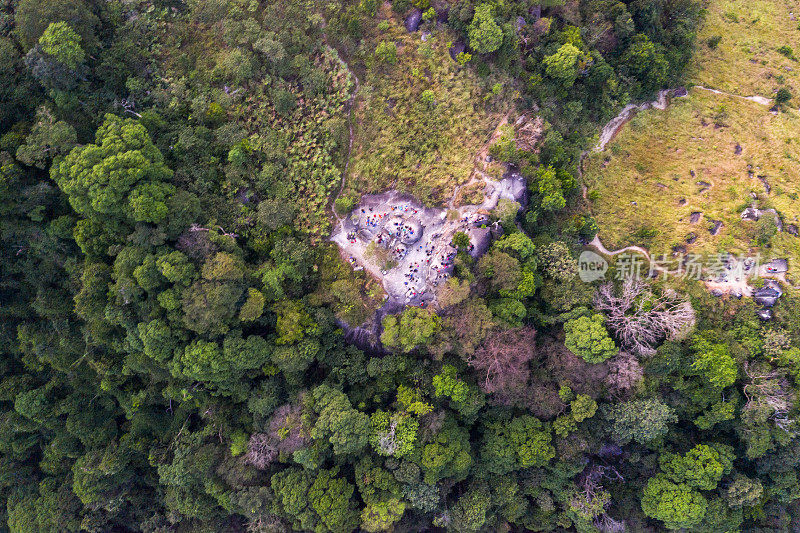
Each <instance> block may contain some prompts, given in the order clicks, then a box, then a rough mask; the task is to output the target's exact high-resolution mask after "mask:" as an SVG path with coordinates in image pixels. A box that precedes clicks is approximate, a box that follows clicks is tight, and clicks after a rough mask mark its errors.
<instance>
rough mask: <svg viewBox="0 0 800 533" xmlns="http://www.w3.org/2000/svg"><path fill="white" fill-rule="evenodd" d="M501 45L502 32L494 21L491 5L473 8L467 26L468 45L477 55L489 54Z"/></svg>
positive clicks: (480, 5) (486, 4)
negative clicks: (473, 12)
mask: <svg viewBox="0 0 800 533" xmlns="http://www.w3.org/2000/svg"><path fill="white" fill-rule="evenodd" d="M502 44H503V30H502V29H501V28H500V26H498V24H497V22H495V20H494V13H493V8H492V4H488V3H485V4H479V5H477V6H475V15H474V16H473V18H472V22H471V23H470V25H469V45H470V47H472V49H473V50H475V51H476V52H478V53H479V54H490V53H492V52H494V51H496V50H497V49H498V48H500V46H501V45H502Z"/></svg>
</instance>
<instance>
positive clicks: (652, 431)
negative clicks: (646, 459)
mask: <svg viewBox="0 0 800 533" xmlns="http://www.w3.org/2000/svg"><path fill="white" fill-rule="evenodd" d="M607 417H608V418H609V419H610V420H611V422H612V424H613V426H612V433H613V435H614V438H615V439H616V440H617V441H618V442H621V443H627V442H630V441H631V440H635V441H636V442H639V443H641V444H645V443H647V442H649V441H651V440H653V439H657V438H659V437H663V436H664V435H665V434H666V433H667V431H669V426H668V424H669V423H670V422H677V421H678V417H677V416H676V415H675V410H674V409H672V408H671V407H669V406H668V405H666V404H664V403H663V402H661V401H660V400H658V399H647V400H632V401H629V402H623V403H619V404H617V405H615V406H613V407H612V408H611V409H610V410H609V411H608V413H607Z"/></svg>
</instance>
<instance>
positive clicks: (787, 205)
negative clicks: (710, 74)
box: [584, 90, 800, 277]
mask: <svg viewBox="0 0 800 533" xmlns="http://www.w3.org/2000/svg"><path fill="white" fill-rule="evenodd" d="M737 145H739V146H741V154H740V155H736V147H737ZM750 169H752V172H753V177H752V178H751V177H750V176H749V171H750ZM692 171H693V172H694V174H695V175H694V177H693V176H692V174H691V172H692ZM759 176H763V177H764V179H765V180H766V181H767V182H768V183H769V184H770V186H771V187H772V192H771V193H769V194H767V192H766V190H765V187H764V184H763V183H762V181H760V180H759V179H758V177H759ZM584 181H585V184H586V186H587V187H588V189H589V192H588V197H589V199H590V200H592V201H591V209H592V212H593V215H594V217H595V219H596V220H597V223H598V226H599V228H600V238H601V240H602V241H603V243H604V244H605V245H606V247H608V248H609V249H616V248H621V247H623V246H627V245H632V244H638V245H641V246H645V247H649V248H650V249H651V251H652V252H653V253H654V254H656V255H660V254H669V253H671V252H672V249H673V247H674V246H676V245H679V244H682V245H685V246H687V248H688V251H689V253H704V254H716V253H720V252H724V251H729V252H737V253H744V252H755V251H756V246H754V245H755V244H757V240H756V237H757V236H758V235H757V231H758V226H757V224H756V223H753V222H749V221H742V220H741V218H740V214H741V212H742V210H743V209H744V208H745V207H747V206H749V205H751V204H753V203H755V204H756V205H757V206H758V207H760V208H762V209H764V208H775V209H777V210H778V211H779V212H780V213H781V214H782V216H783V220H784V222H785V223H786V224H797V223H798V215H800V116H798V114H797V112H795V111H792V110H789V111H788V112H786V113H780V114H778V115H773V114H772V113H770V112H769V109H768V108H767V107H765V106H762V105H759V104H756V103H753V102H749V101H745V100H742V99H738V98H731V97H726V96H720V95H714V94H710V93H707V92H704V91H700V90H692V91H691V93H690V97H689V98H681V99H677V100H675V101H674V102H673V104H672V105H671V106H670V107H669V108H668V109H667V110H666V111H658V110H650V111H646V112H642V113H639V114H638V115H637V116H636V117H635V118H634V119H633V120H632V121H631V122H630V123H629V124H628V125H627V126H626V127H624V128H623V130H622V131H621V132H620V135H619V136H618V137H617V138H616V139H615V140H614V141H613V142H612V143H611V144H610V145H609V146H608V147H607V148H606V150H605V151H604V152H602V153H594V154H592V155H590V156H589V157H587V159H586V161H585V174H584ZM699 182H706V183H708V184H710V187H709V188H708V189H707V190H703V189H704V188H706V186H705V185H704V184H702V183H699ZM753 194H754V195H756V197H757V199H754V198H753V196H752V195H753ZM683 199H685V200H686V202H685V204H684V205H681V204H682V202H681V200H683ZM693 212H701V213H702V216H701V217H700V220H699V221H698V222H696V223H694V224H693V223H691V220H690V219H691V214H692V213H693ZM711 220H718V221H721V222H722V223H723V224H724V226H723V228H722V229H721V231H720V232H719V234H718V235H716V236H712V235H711V234H710V232H709V227H710V225H711ZM691 233H694V234H695V235H696V236H697V240H696V241H695V242H694V243H693V244H691V245H689V244H687V243H686V237H687V236H688V235H689V234H691ZM760 251H761V253H762V255H763V256H769V257H773V256H774V257H790V258H795V259H800V238H797V237H793V236H791V235H789V234H787V233H778V234H776V235H775V236H774V237H773V238H772V240H771V248H763V249H761V250H760ZM791 264H792V265H795V264H797V261H792V262H791ZM795 274H797V272H795ZM795 277H797V276H795Z"/></svg>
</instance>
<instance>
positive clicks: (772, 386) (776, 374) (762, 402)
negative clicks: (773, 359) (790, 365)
mask: <svg viewBox="0 0 800 533" xmlns="http://www.w3.org/2000/svg"><path fill="white" fill-rule="evenodd" d="M742 369H743V370H744V373H745V375H746V376H747V378H748V380H749V383H747V385H745V386H744V389H743V392H744V395H745V397H746V398H747V403H746V404H745V406H744V410H745V411H749V410H754V409H760V408H766V409H768V410H769V412H770V413H771V414H770V415H769V419H770V420H771V421H772V423H773V424H775V427H777V428H779V429H782V430H783V431H785V432H786V433H789V434H790V435H796V434H797V429H796V420H795V419H794V418H792V417H791V416H790V413H791V411H792V408H793V406H794V402H795V396H794V393H793V392H792V387H791V385H790V384H789V380H788V379H786V371H785V370H783V369H780V370H775V369H772V368H770V367H768V366H766V365H751V364H750V363H749V362H745V363H744V365H743V366H742Z"/></svg>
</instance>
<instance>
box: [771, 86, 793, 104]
mask: <svg viewBox="0 0 800 533" xmlns="http://www.w3.org/2000/svg"><path fill="white" fill-rule="evenodd" d="M791 99H792V93H791V91H789V89H787V88H786V87H781V88H780V89H778V92H777V93H776V94H775V102H776V103H778V104H785V103H787V102H788V101H789V100H791Z"/></svg>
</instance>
